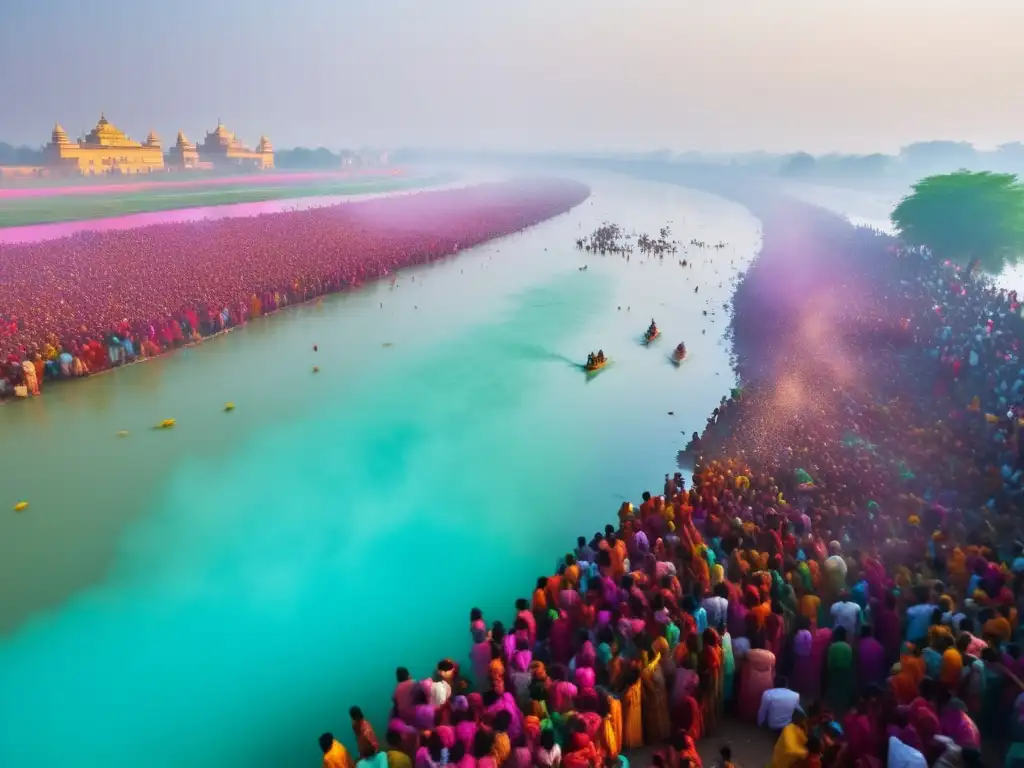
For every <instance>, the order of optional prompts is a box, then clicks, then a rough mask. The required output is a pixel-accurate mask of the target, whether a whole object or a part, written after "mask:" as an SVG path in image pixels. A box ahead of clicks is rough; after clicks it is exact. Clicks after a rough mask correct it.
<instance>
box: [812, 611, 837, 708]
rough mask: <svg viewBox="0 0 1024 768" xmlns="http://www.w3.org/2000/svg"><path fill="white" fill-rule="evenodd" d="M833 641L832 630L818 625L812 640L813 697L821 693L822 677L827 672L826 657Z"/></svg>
mask: <svg viewBox="0 0 1024 768" xmlns="http://www.w3.org/2000/svg"><path fill="white" fill-rule="evenodd" d="M831 643H832V630H831V629H830V628H828V627H818V629H817V630H815V632H814V633H813V638H812V642H811V656H810V659H811V672H810V674H811V675H813V677H812V678H810V683H811V685H810V688H811V691H810V693H811V698H817V697H818V696H820V695H821V678H822V675H823V674H824V672H825V657H826V656H827V655H828V649H829V646H830V645H831Z"/></svg>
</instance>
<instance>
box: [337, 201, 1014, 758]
mask: <svg viewBox="0 0 1024 768" xmlns="http://www.w3.org/2000/svg"><path fill="white" fill-rule="evenodd" d="M754 210H755V213H757V214H758V215H760V216H761V218H762V221H763V223H764V228H763V237H764V243H763V248H762V253H761V256H760V258H759V259H758V260H757V261H756V262H755V264H754V265H753V266H752V267H751V269H750V270H749V271H748V272H747V273H746V275H745V276H744V278H743V279H742V281H741V283H740V285H739V288H738V290H737V293H736V295H735V299H734V306H733V324H732V336H733V344H734V348H735V352H736V357H737V369H738V374H739V377H740V381H741V382H742V385H741V386H737V388H736V389H734V390H733V391H732V392H731V393H730V396H728V397H726V398H723V400H722V402H721V404H720V406H719V407H718V408H716V409H715V411H714V413H713V414H712V415H711V417H710V418H709V420H708V424H707V426H706V428H705V429H704V430H703V433H702V434H698V435H695V439H694V440H693V441H692V443H691V446H690V449H689V451H688V453H687V458H688V459H690V460H692V461H693V462H694V464H693V466H694V469H693V475H692V481H691V482H690V484H689V485H688V484H687V483H686V482H685V481H684V477H683V475H682V473H675V474H674V476H669V475H666V477H665V482H664V487H663V488H660V489H657V490H660V493H657V494H653V495H652V494H651V493H644V494H643V498H642V501H640V500H638V502H639V503H638V504H637V505H636V506H634V505H633V504H631V503H623V505H622V507H621V508H620V509H619V510H618V524H617V525H608V526H606V527H605V528H604V530H603V531H601V532H599V533H596V534H594V535H593V536H581V537H580V538H579V540H578V541H577V544H576V546H575V547H574V548H573V549H572V551H571V552H569V553H568V554H566V555H565V556H564V557H563V558H560V561H559V563H558V565H557V568H555V569H554V570H553V571H551V572H550V573H546V574H544V575H542V576H541V577H540V578H538V580H537V582H536V584H535V585H534V586H533V588H532V591H524V592H523V596H522V598H521V599H519V600H517V601H516V603H515V606H514V607H513V606H510V613H509V615H508V616H507V617H501V618H502V619H503V621H490V622H488V619H493V618H496V617H484V616H483V615H481V613H480V611H478V610H473V611H472V612H471V613H470V615H469V621H468V627H467V640H468V642H467V648H466V649H464V650H461V651H459V652H458V653H456V654H455V655H454V656H453V657H451V658H447V659H442V660H441V661H439V662H438V664H437V665H436V667H435V668H434V669H432V670H426V669H421V670H415V674H414V673H413V671H410V670H407V669H405V668H401V667H400V668H398V670H397V673H396V680H395V687H394V690H393V691H392V693H391V696H392V699H391V701H392V709H391V715H390V719H389V720H388V721H387V722H386V723H377V724H376V725H377V726H378V729H379V730H377V729H375V728H374V727H373V726H372V725H371V724H370V723H369V722H368V721H367V720H366V719H365V718H364V717H363V713H362V712H361V711H360V710H359V709H358V708H353V709H352V710H351V712H350V715H351V719H352V722H351V727H352V731H353V736H354V738H346V739H344V740H345V741H346V742H348V743H349V744H350V745H354V747H355V748H354V750H351V749H349V748H346V747H345V746H343V744H342V741H341V740H340V737H336V735H335V734H333V733H324V734H323V735H322V736H321V738H320V746H321V748H322V750H323V753H324V758H323V763H324V766H325V767H326V768H345V767H347V766H351V765H352V764H353V763H355V764H357V765H361V766H378V767H379V768H384V766H392V767H393V768H407V767H408V766H410V765H415V766H416V767H417V768H435V767H436V766H442V765H455V766H460V767H462V768H472V767H474V766H478V767H479V768H497V767H498V766H502V767H503V768H505V767H507V768H526V767H527V766H544V767H545V768H546V767H548V766H566V768H583V767H584V766H607V765H626V764H628V760H629V759H633V760H638V759H642V760H644V761H645V763H647V762H649V763H650V764H651V765H655V766H670V767H671V768H696V767H699V766H702V758H701V754H700V753H699V752H698V750H697V742H698V740H700V739H702V738H705V737H708V738H717V739H722V738H723V734H724V733H726V732H727V730H728V728H727V727H726V722H727V721H729V722H730V723H734V722H735V721H736V720H740V721H746V722H748V723H750V724H751V725H752V726H753V725H754V724H756V725H759V726H761V727H763V728H765V729H770V730H772V731H774V732H775V733H776V734H777V737H776V741H775V747H774V750H773V751H772V753H771V754H770V755H769V754H765V755H763V761H762V762H763V763H764V764H768V765H770V766H772V768H881V766H883V765H887V766H888V768H925V767H926V766H939V767H940V768H957V767H958V766H965V767H966V768H973V767H975V766H981V765H986V764H988V765H994V764H995V763H994V762H992V761H993V760H1003V757H1002V756H1003V755H1004V754H1005V755H1006V757H1005V764H1006V765H1007V766H1012V765H1018V764H1020V763H1021V761H1022V760H1024V682H1022V678H1024V655H1022V654H1021V652H1020V647H1021V646H1020V643H1021V640H1022V637H1021V628H1020V624H1019V614H1020V611H1021V610H1022V609H1024V545H1022V539H1024V532H1022V530H1021V528H1022V521H1021V515H1020V504H1021V494H1022V478H1024V471H1022V467H1024V463H1022V460H1021V451H1022V449H1024V445H1022V444H1021V443H1020V442H1019V440H1018V431H1019V429H1018V427H1019V424H1020V421H1019V417H1020V416H1021V415H1022V411H1021V408H1020V404H1021V403H1022V402H1024V364H1022V361H1021V357H1020V342H1021V338H1022V336H1024V322H1022V320H1021V309H1022V308H1021V303H1020V301H1019V300H1018V297H1017V296H1016V294H1014V293H1007V292H1005V291H999V290H996V289H994V288H993V287H992V286H991V284H990V283H988V282H986V281H985V280H983V279H981V278H979V277H976V276H974V275H972V274H971V273H970V271H969V270H965V269H962V268H957V267H955V266H952V265H950V264H948V263H941V262H940V261H939V260H937V259H936V258H934V257H932V256H931V255H930V254H929V253H928V252H927V251H926V250H908V249H904V248H901V247H900V246H899V245H898V243H896V242H895V241H894V240H892V239H891V238H888V237H884V236H882V235H879V234H877V233H873V232H870V231H867V230H862V229H861V230H855V229H853V228H852V227H850V226H849V225H848V224H847V223H845V222H843V221H841V220H839V219H838V218H836V217H833V216H831V215H829V214H826V213H824V212H822V211H819V210H818V209H814V208H810V207H808V206H804V205H802V204H799V203H795V202H790V203H787V204H785V205H772V206H767V207H765V208H763V209H757V208H755V209H754ZM513 609H514V610H513ZM346 730H347V727H346ZM378 734H379V735H378ZM717 743H718V742H715V744H716V746H717ZM640 748H646V749H644V750H643V751H640ZM993 755H995V757H993ZM718 762H719V764H720V765H722V766H731V765H732V755H731V752H730V749H729V747H728V746H725V747H723V748H722V749H721V753H720V759H719V761H718ZM750 768H753V766H751V767H750Z"/></svg>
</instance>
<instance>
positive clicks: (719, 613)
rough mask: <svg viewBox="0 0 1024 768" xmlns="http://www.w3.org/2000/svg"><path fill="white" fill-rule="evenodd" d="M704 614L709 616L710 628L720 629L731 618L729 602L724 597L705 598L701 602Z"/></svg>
mask: <svg viewBox="0 0 1024 768" xmlns="http://www.w3.org/2000/svg"><path fill="white" fill-rule="evenodd" d="M701 606H702V607H703V608H704V612H705V613H707V615H708V626H709V627H713V628H714V629H718V625H719V624H724V623H725V620H726V619H727V618H729V601H728V600H726V599H725V598H724V597H705V598H704V599H703V600H702V601H701Z"/></svg>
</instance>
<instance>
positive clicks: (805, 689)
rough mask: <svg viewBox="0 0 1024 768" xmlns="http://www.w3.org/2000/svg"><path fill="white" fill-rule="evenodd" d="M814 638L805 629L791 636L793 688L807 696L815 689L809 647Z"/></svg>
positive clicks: (815, 679) (815, 680) (815, 677)
mask: <svg viewBox="0 0 1024 768" xmlns="http://www.w3.org/2000/svg"><path fill="white" fill-rule="evenodd" d="M813 644H814V638H813V637H812V636H811V633H810V632H808V631H807V630H806V629H801V630H800V631H799V632H797V633H796V635H794V636H793V690H795V691H796V692H797V693H799V694H800V695H801V696H803V697H805V698H809V697H810V696H811V694H812V693H814V692H815V690H816V685H817V678H818V677H820V675H815V674H814V668H813V667H812V666H811V648H812V646H813Z"/></svg>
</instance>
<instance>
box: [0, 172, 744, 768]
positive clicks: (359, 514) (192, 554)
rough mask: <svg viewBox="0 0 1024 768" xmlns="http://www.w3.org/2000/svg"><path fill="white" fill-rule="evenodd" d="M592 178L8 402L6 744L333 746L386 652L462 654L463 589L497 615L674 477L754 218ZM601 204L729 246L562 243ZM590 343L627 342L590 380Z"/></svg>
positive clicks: (94, 750)
mask: <svg viewBox="0 0 1024 768" xmlns="http://www.w3.org/2000/svg"><path fill="white" fill-rule="evenodd" d="M592 188H593V190H594V195H593V197H592V198H591V200H588V201H587V202H585V203H584V204H583V205H582V206H580V207H578V208H576V209H574V210H573V211H571V212H569V213H568V214H566V215H564V216H561V217H558V218H557V219H554V220H552V221H549V222H546V223H543V224H541V225H539V226H537V227H534V228H532V229H530V230H528V231H527V232H525V233H523V234H521V235H517V236H514V237H511V238H506V239H504V240H501V241H497V242H494V243H491V244H489V245H485V246H482V247H479V248H476V249H473V250H472V251H469V252H466V253H464V254H460V255H459V256H458V257H456V258H453V259H451V260H448V261H446V262H443V263H440V264H437V265H435V266H432V267H424V268H421V269H416V270H409V271H406V272H402V273H401V274H400V275H399V276H398V279H397V281H396V283H395V284H394V285H389V284H388V283H378V284H375V285H372V286H369V287H368V288H367V289H365V290H364V291H361V292H358V293H354V294H351V295H345V296H338V297H332V298H328V299H325V300H324V301H323V302H321V303H319V304H312V305H305V306H303V307H300V308H297V309H295V310H292V311H286V312H283V313H281V314H279V315H276V316H273V317H269V318H262V319H260V320H257V321H255V322H253V323H251V324H250V325H249V326H247V327H246V328H244V329H242V330H240V331H237V332H235V333H232V334H229V335H227V336H225V337H222V338H219V339H216V340H213V341H210V342H207V343H204V344H202V345H200V346H199V347H196V348H193V349H189V350H185V351H183V352H180V353H176V354H174V355H172V356H170V357H168V358H164V359H158V360H155V361H152V362H149V363H146V364H144V365H137V366H133V367H131V368H129V369H124V370H120V371H118V372H116V373H115V374H112V375H107V376H100V377H96V378H94V379H89V380H86V381H83V382H76V383H75V384H74V385H73V386H57V387H51V388H50V390H49V391H48V392H47V393H46V396H45V397H43V398H39V399H37V400H31V401H29V402H25V403H19V404H18V405H17V407H10V408H3V409H0V450H2V451H3V452H4V454H5V456H8V457H9V460H8V461H7V462H5V464H4V465H3V467H2V468H0V487H3V488H4V489H5V490H7V491H8V493H11V494H12V495H13V496H15V497H18V498H28V499H30V501H31V507H30V510H29V511H28V512H26V513H23V514H21V515H7V516H0V585H2V586H0V590H2V596H3V599H2V600H0V605H2V606H3V608H2V611H0V631H2V632H3V633H4V634H3V636H2V637H0V722H3V723H4V725H3V734H4V738H2V739H0V764H2V765H12V766H24V765H34V764H38V763H39V762H40V760H41V759H43V756H44V755H46V754H49V753H50V751H51V748H52V745H53V744H58V743H66V744H73V745H74V749H75V755H76V761H77V763H78V764H80V765H83V766H97V767H98V766H104V767H105V768H109V767H110V766H132V765H138V764H139V761H140V760H142V759H145V761H146V762H147V764H149V765H154V766H180V765H193V766H222V765H226V764H234V763H243V764H247V765H258V766H268V768H269V767H270V766H290V765H307V764H310V763H311V762H312V763H315V762H316V760H318V759H319V755H318V751H317V748H316V743H315V739H316V736H317V735H318V734H319V733H320V732H322V731H323V730H328V729H330V730H334V731H335V732H336V733H341V734H345V735H348V733H349V731H348V719H347V708H348V707H349V706H350V705H351V704H354V703H358V704H360V705H361V706H362V707H363V708H364V710H365V711H366V712H367V714H368V715H369V716H370V717H371V718H373V720H374V722H375V723H376V724H377V725H378V727H379V728H382V727H383V717H384V715H385V708H386V706H387V699H388V696H389V694H390V690H391V686H392V681H393V670H394V667H395V666H396V665H398V664H403V665H406V666H409V667H410V668H411V669H412V670H413V671H414V674H417V675H426V674H428V673H429V672H430V670H431V669H432V668H433V665H434V664H435V663H436V661H437V660H438V659H440V658H442V657H443V656H449V655H450V656H454V657H455V658H457V659H458V660H459V661H460V662H465V661H466V658H465V657H466V654H467V652H468V643H467V635H466V616H467V615H468V610H469V608H470V607H471V606H473V605H478V606H480V607H481V608H483V609H484V611H485V614H486V615H488V616H490V617H492V618H498V617H505V614H506V613H507V611H508V607H509V606H510V605H511V602H512V601H513V600H514V599H515V598H516V597H519V596H522V595H525V594H526V592H527V591H528V589H529V587H530V585H531V584H532V583H533V581H534V579H535V578H536V576H537V575H538V574H539V573H543V572H546V571H547V570H549V569H550V567H551V565H552V563H553V561H554V558H555V557H556V556H557V555H559V554H560V553H562V552H563V551H564V549H565V548H566V547H568V546H570V545H571V543H572V542H573V541H574V538H575V536H576V535H578V534H580V533H587V534H589V533H592V532H593V531H594V530H596V529H598V528H599V527H601V526H602V525H603V524H604V522H606V521H607V520H609V519H611V518H612V517H613V516H614V512H615V509H616V508H617V506H618V504H619V503H620V501H621V500H622V498H624V497H625V496H629V497H630V498H633V497H636V496H637V495H638V494H639V493H640V491H642V490H643V489H644V488H645V487H650V488H652V489H654V488H657V487H658V486H660V482H661V477H662V475H663V473H664V472H665V471H671V469H672V459H673V457H674V456H675V453H676V451H677V450H679V448H681V447H682V446H683V445H684V444H685V442H686V439H687V435H688V434H689V432H690V431H693V430H694V429H698V428H699V427H700V426H701V424H702V423H703V420H704V417H705V416H706V414H707V412H708V411H709V410H710V409H711V408H712V407H713V406H714V404H715V403H716V402H717V400H718V398H719V397H720V396H721V395H722V394H723V393H725V392H726V391H727V388H728V387H729V386H730V385H731V383H732V379H731V374H730V372H729V366H728V353H727V349H726V347H725V345H724V343H723V342H722V341H721V339H720V334H721V332H722V331H723V330H724V328H725V324H726V321H727V317H726V315H725V313H724V311H723V310H722V309H721V304H722V303H723V302H724V301H726V300H727V298H728V296H729V294H730V280H731V277H732V276H733V275H734V274H735V270H736V269H738V268H740V267H741V266H742V264H744V263H746V262H747V261H748V260H749V258H750V257H751V256H752V255H753V253H754V252H755V250H756V246H757V242H758V238H759V232H758V225H757V222H756V220H754V219H753V218H752V217H751V216H750V215H749V214H748V213H747V212H746V211H744V210H743V209H742V208H739V207H737V206H735V205H732V204H730V203H726V202H724V201H722V200H719V199H716V198H712V197H709V196H706V195H703V194H700V193H695V192H691V191H688V190H685V189H680V188H676V187H671V186H667V185H666V186H661V185H656V184H647V183H641V182H635V181H631V180H628V179H619V178H617V177H612V178H597V179H595V180H594V182H593V184H592ZM605 219H608V220H613V221H617V222H618V223H620V224H621V225H622V226H623V227H625V228H626V229H627V230H632V229H636V231H637V232H644V231H646V232H650V233H656V232H657V229H658V228H659V227H661V226H663V225H664V224H665V223H666V222H667V221H670V220H671V221H673V223H672V225H671V226H672V228H673V236H674V237H675V238H676V239H678V240H680V241H681V242H683V243H688V242H689V241H690V239H691V238H698V239H701V240H705V241H707V242H717V241H719V240H724V241H726V242H727V243H729V246H728V247H727V248H726V249H724V250H722V251H718V252H713V251H701V250H696V249H690V251H691V252H690V253H683V252H681V253H680V254H679V255H678V258H680V259H681V258H690V259H693V260H694V261H695V262H696V264H697V266H695V267H694V268H693V269H686V270H684V269H683V268H682V267H680V266H679V264H678V262H677V260H676V259H671V258H666V259H665V261H664V263H659V262H656V261H653V260H652V261H644V260H642V259H640V258H639V256H638V255H636V254H634V256H633V259H632V261H631V262H630V263H626V262H625V261H623V260H622V259H620V258H619V257H618V256H615V257H600V256H592V255H586V254H583V253H581V252H579V251H576V250H575V248H574V245H573V243H574V241H575V239H576V237H579V236H582V235H584V234H587V233H589V232H590V231H591V230H592V229H593V228H594V227H596V226H597V225H598V224H599V223H600V222H601V221H602V220H605ZM730 260H733V261H734V262H735V264H734V265H732V266H730V263H729V262H730ZM583 264H587V265H589V268H588V269H587V270H586V271H585V272H580V271H579V267H580V266H582V265H583ZM719 282H721V283H722V287H721V288H719V287H718V285H719ZM697 284H700V286H701V289H700V294H698V295H695V294H694V293H693V286H694V285H697ZM382 303H383V307H381V304H382ZM619 307H621V309H619ZM704 310H707V311H708V313H709V317H707V318H705V317H704V316H703V315H702V312H703V311H704ZM652 315H653V316H654V317H656V319H657V320H658V323H659V325H660V326H661V327H662V328H663V329H664V332H665V338H664V339H663V340H662V342H661V344H662V346H659V345H658V344H655V345H653V346H652V347H651V348H649V349H648V348H644V347H643V346H641V345H640V344H639V343H638V342H639V336H640V334H642V332H643V330H644V328H646V325H647V323H648V322H649V321H650V319H651V316H652ZM712 320H714V322H712ZM702 328H705V329H707V334H706V335H701V334H700V329H702ZM677 341H685V342H686V344H687V346H688V347H689V349H690V353H691V357H690V359H689V360H688V361H687V362H686V363H685V364H684V366H683V367H682V368H680V369H675V368H674V367H673V366H671V365H670V364H669V363H668V361H667V353H668V352H669V351H670V348H671V346H670V345H674V344H675V343H677ZM314 343H316V344H318V345H319V351H318V352H315V353H314V352H313V351H312V345H313V344H314ZM386 344H387V345H391V346H385V345H386ZM598 347H603V348H604V350H605V351H606V353H608V354H609V356H610V357H611V358H612V359H613V361H614V363H613V365H611V366H610V367H609V368H608V369H607V370H606V371H604V372H602V373H601V374H600V375H599V376H597V377H595V378H594V379H592V380H591V381H589V382H587V381H586V379H585V377H584V376H583V374H582V372H581V371H580V370H579V368H578V364H579V363H581V362H582V361H583V360H584V359H585V357H586V354H587V352H589V351H591V350H592V349H597V348H598ZM314 364H316V365H318V366H319V369H320V372H319V373H317V374H316V375H314V374H312V372H311V367H312V365H314ZM228 400H231V401H233V402H235V404H236V410H235V411H234V412H232V413H230V414H226V413H223V412H222V408H223V403H224V402H226V401H228ZM669 411H673V413H674V415H673V416H669V415H668V412H669ZM163 418H176V419H177V420H178V424H177V427H176V428H175V429H174V430H172V431H153V430H152V429H150V428H151V427H152V425H153V424H155V423H156V422H158V421H159V420H160V419H163ZM119 429H129V430H130V431H131V434H130V436H129V437H127V438H121V439H119V438H117V437H115V433H116V432H117V431H118V430H119ZM684 433H685V434H684ZM42 455H46V457H47V461H45V462H42V461H39V457H40V456H42ZM143 756H144V758H143Z"/></svg>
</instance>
